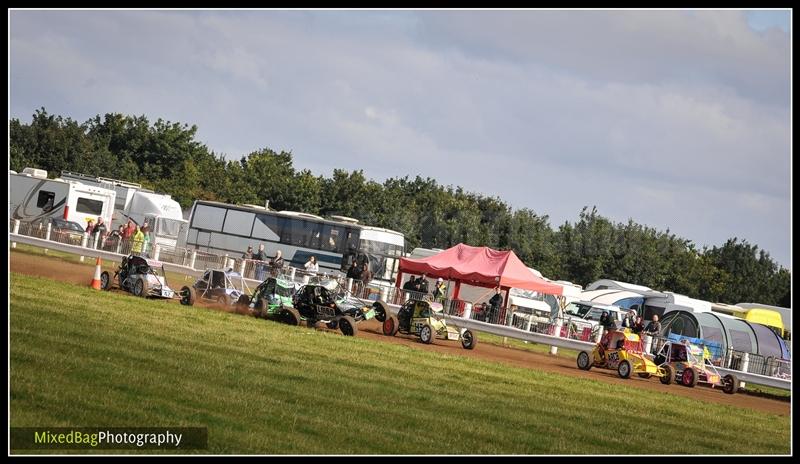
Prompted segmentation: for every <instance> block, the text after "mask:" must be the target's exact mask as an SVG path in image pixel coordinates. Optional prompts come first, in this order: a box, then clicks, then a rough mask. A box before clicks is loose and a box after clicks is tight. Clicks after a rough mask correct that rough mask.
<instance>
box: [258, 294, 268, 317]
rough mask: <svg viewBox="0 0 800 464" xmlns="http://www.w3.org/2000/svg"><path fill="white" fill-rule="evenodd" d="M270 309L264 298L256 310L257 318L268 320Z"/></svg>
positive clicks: (259, 301)
mask: <svg viewBox="0 0 800 464" xmlns="http://www.w3.org/2000/svg"><path fill="white" fill-rule="evenodd" d="M268 309H269V306H268V305H267V300H265V299H263V298H262V299H260V300H258V303H256V308H255V316H256V317H264V318H266V317H267V310H268Z"/></svg>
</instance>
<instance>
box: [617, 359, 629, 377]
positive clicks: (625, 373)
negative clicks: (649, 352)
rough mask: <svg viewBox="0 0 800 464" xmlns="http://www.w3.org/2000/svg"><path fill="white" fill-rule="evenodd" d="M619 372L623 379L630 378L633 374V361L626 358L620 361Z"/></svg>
mask: <svg viewBox="0 0 800 464" xmlns="http://www.w3.org/2000/svg"><path fill="white" fill-rule="evenodd" d="M617 374H619V376H620V377H622V378H623V379H627V378H629V377H630V376H631V363H629V362H628V361H627V360H625V359H623V360H622V361H620V362H619V366H617Z"/></svg>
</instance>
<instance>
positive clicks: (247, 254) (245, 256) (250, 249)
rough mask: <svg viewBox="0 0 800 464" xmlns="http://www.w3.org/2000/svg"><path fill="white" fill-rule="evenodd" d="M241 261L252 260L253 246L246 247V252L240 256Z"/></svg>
mask: <svg viewBox="0 0 800 464" xmlns="http://www.w3.org/2000/svg"><path fill="white" fill-rule="evenodd" d="M242 259H253V246H252V245H248V246H247V251H245V252H244V253H243V254H242Z"/></svg>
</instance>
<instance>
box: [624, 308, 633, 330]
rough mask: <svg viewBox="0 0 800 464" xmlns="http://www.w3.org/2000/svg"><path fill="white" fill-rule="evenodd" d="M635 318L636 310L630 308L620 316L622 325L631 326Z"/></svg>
mask: <svg viewBox="0 0 800 464" xmlns="http://www.w3.org/2000/svg"><path fill="white" fill-rule="evenodd" d="M635 320H636V311H634V310H633V309H631V310H630V311H628V312H627V313H625V316H623V318H622V327H626V328H629V329H631V328H633V322H634V321H635Z"/></svg>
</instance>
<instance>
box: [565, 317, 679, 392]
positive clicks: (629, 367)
mask: <svg viewBox="0 0 800 464" xmlns="http://www.w3.org/2000/svg"><path fill="white" fill-rule="evenodd" d="M592 367H600V368H604V369H611V370H616V371H617V374H619V376H620V377H622V378H623V379H627V378H629V377H630V376H631V374H637V375H638V376H639V377H642V378H650V377H651V376H656V377H659V378H661V379H662V382H664V381H665V380H666V383H672V379H673V378H672V377H671V376H669V375H668V373H667V372H666V370H665V369H664V368H663V367H660V366H658V365H656V363H654V362H653V360H652V359H651V358H650V356H649V355H647V354H646V353H645V352H644V348H643V346H642V340H641V339H640V338H639V335H637V334H635V333H633V332H630V331H629V330H618V329H617V330H609V331H608V332H606V334H605V335H603V338H602V339H600V343H598V344H597V345H596V346H595V347H594V349H593V350H592V352H591V353H589V352H588V351H581V352H580V353H578V368H579V369H582V370H585V371H588V370H589V369H591V368H592Z"/></svg>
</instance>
